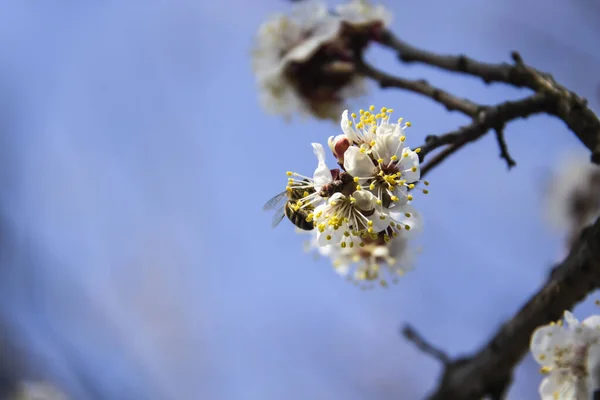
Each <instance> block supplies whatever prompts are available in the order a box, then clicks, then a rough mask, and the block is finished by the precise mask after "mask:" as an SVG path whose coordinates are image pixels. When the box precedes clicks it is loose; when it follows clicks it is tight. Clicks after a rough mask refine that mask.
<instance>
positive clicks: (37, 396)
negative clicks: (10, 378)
mask: <svg viewBox="0 0 600 400" xmlns="http://www.w3.org/2000/svg"><path fill="white" fill-rule="evenodd" d="M14 400H68V398H67V396H65V395H64V394H63V393H62V392H61V391H60V390H58V388H56V387H55V386H54V385H52V384H50V383H48V382H35V381H23V382H21V384H20V385H19V388H18V390H17V394H16V396H15V397H14Z"/></svg>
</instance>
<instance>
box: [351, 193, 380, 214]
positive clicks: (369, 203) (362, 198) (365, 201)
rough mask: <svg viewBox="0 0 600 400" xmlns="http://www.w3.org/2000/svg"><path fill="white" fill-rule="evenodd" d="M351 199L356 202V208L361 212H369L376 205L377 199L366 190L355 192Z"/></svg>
mask: <svg viewBox="0 0 600 400" xmlns="http://www.w3.org/2000/svg"><path fill="white" fill-rule="evenodd" d="M352 197H354V199H355V200H356V207H358V208H359V209H360V210H363V211H371V210H372V209H374V208H375V206H376V205H377V197H375V195H374V194H373V193H371V192H368V191H366V190H357V191H355V192H354V193H353V194H352Z"/></svg>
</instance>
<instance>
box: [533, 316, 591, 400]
mask: <svg viewBox="0 0 600 400" xmlns="http://www.w3.org/2000/svg"><path fill="white" fill-rule="evenodd" d="M564 320H565V322H566V325H565V324H564V323H563V321H558V322H551V323H550V324H548V325H544V326H541V327H538V328H537V329H536V330H535V331H534V332H533V334H532V335H531V340H530V351H531V353H532V355H533V358H534V359H535V360H536V361H537V362H538V364H540V366H541V368H540V372H541V373H542V374H543V375H545V377H544V379H543V380H542V382H541V383H540V386H539V394H540V397H541V399H542V400H567V399H569V400H570V399H576V400H578V399H589V398H590V395H591V393H592V392H593V391H595V390H598V388H597V387H596V386H597V385H596V384H595V383H594V381H595V379H592V378H593V377H591V376H590V374H589V371H593V370H597V369H598V368H599V366H598V365H597V364H599V363H600V357H595V356H593V357H591V356H590V355H594V354H600V353H599V351H598V350H600V315H593V316H591V317H588V318H586V319H585V320H584V321H582V322H579V321H578V320H577V319H576V318H575V317H574V316H573V314H571V313H570V312H569V311H565V313H564Z"/></svg>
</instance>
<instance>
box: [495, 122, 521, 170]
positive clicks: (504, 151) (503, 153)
mask: <svg viewBox="0 0 600 400" xmlns="http://www.w3.org/2000/svg"><path fill="white" fill-rule="evenodd" d="M494 132H495V133H496V142H498V147H499V148H500V158H502V159H504V161H506V165H507V167H508V169H509V170H510V169H511V168H512V167H514V166H516V165H517V163H516V161H515V160H514V159H513V158H512V156H511V155H510V153H509V152H508V146H507V145H506V139H505V138H504V126H498V127H495V128H494Z"/></svg>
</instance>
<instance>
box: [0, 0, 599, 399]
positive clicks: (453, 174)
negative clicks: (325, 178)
mask: <svg viewBox="0 0 600 400" xmlns="http://www.w3.org/2000/svg"><path fill="white" fill-rule="evenodd" d="M332 4H333V3H332ZM384 4H385V5H387V6H388V7H389V8H391V9H392V10H393V11H394V13H395V15H396V17H395V20H394V23H393V27H394V28H393V29H394V31H395V32H396V33H397V34H398V35H399V36H400V37H402V38H403V39H405V40H408V41H409V42H412V43H414V44H416V45H418V46H422V47H424V48H428V49H430V50H435V51H440V52H448V53H458V52H464V53H466V54H469V55H471V56H473V57H476V58H478V59H482V60H485V61H491V62H496V61H503V60H508V59H509V52H510V51H511V50H514V49H517V50H519V51H521V53H522V55H523V57H524V59H525V60H526V61H527V62H529V63H530V64H532V65H535V66H536V67H538V68H539V69H542V70H546V71H549V72H551V73H553V74H554V75H555V77H556V78H557V79H558V80H559V81H560V82H562V83H563V84H565V85H567V86H568V87H570V88H572V89H574V90H576V91H578V92H579V93H580V94H581V95H583V96H584V97H588V98H589V99H590V101H591V106H592V107H593V108H595V109H596V110H597V109H598V108H599V105H598V101H597V99H596V98H595V97H594V96H595V90H596V88H597V86H598V82H599V80H600V79H599V77H598V74H597V71H598V70H599V67H600V54H598V53H596V54H594V52H593V51H594V50H595V49H594V44H595V38H597V37H598V34H600V32H599V31H598V28H597V26H599V24H598V18H599V17H598V15H599V12H598V11H597V10H596V11H595V13H594V12H593V9H592V8H590V7H594V6H593V5H587V6H585V7H584V5H585V4H584V2H583V1H582V0H579V1H578V2H577V3H573V2H566V1H564V2H558V3H556V4H554V5H553V6H552V7H548V6H547V5H546V3H544V2H542V1H541V0H524V1H519V2H517V1H515V0H511V1H506V2H476V1H472V0H471V1H469V0H455V1H453V2H450V3H448V2H443V1H439V0H438V1H433V0H430V1H422V2H411V4H409V3H408V2H400V3H397V2H392V1H389V0H388V1H385V2H384ZM287 9H289V5H288V4H287V3H285V2H283V1H277V0H260V1H253V2H251V3H247V2H243V1H241V0H222V1H218V2H213V1H211V2H208V1H192V0H154V1H135V0H132V1H129V2H119V1H103V2H79V3H75V2H71V1H66V0H63V1H58V2H54V3H53V4H52V5H51V6H50V5H41V4H34V3H33V2H12V3H3V4H2V5H0V51H1V52H2V53H1V54H2V58H1V59H2V60H3V61H2V63H1V64H0V72H2V74H1V75H0V87H1V88H2V89H3V90H2V91H3V93H4V96H3V98H2V105H3V108H2V109H3V113H2V115H3V117H4V118H3V128H4V129H3V130H2V147H3V149H2V154H3V159H2V162H3V168H2V169H3V171H2V173H1V174H0V179H2V182H3V183H4V190H3V193H2V195H1V196H0V201H1V203H0V204H1V206H2V210H3V213H4V214H5V215H6V218H7V221H8V224H9V225H8V226H10V229H11V234H12V235H13V238H14V240H13V241H11V242H10V246H9V247H10V252H9V255H7V256H6V257H5V259H3V263H4V264H5V265H6V267H5V272H3V274H4V277H5V278H3V282H2V285H3V289H2V291H1V293H2V294H1V296H2V297H3V300H2V309H1V310H2V318H3V319H4V320H5V321H6V322H7V323H8V324H9V325H10V327H11V328H12V329H13V332H15V335H16V336H15V337H16V340H17V341H18V343H19V344H20V345H21V346H24V347H25V348H27V349H28V354H29V356H30V357H32V359H33V360H35V369H36V373H40V374H48V376H50V377H52V378H53V379H56V380H57V381H58V382H60V384H62V385H63V386H64V387H65V388H66V389H68V390H69V391H71V392H72V393H73V396H74V397H75V398H78V399H85V398H87V397H89V396H91V394H90V393H91V392H90V389H89V386H90V385H91V386H93V387H94V392H95V393H97V394H96V395H95V396H97V398H107V399H130V398H144V399H150V400H154V399H156V400H162V399H175V398H177V399H199V398H209V399H215V400H216V399H219V400H220V399H223V400H230V399H231V400H238V399H240V400H246V399H248V400H253V399H261V400H270V399H273V400H275V399H280V398H288V399H292V400H295V399H298V400H301V399H306V398H311V399H317V400H319V399H331V398H345V399H348V400H355V399H364V398H369V399H372V400H373V399H388V398H391V397H392V396H394V397H395V398H397V397H398V396H401V398H403V399H419V398H421V397H422V396H423V394H425V393H426V392H428V391H429V390H430V389H431V388H432V387H433V384H434V382H435V381H436V379H437V377H438V373H439V366H438V365H437V364H436V363H435V362H434V361H433V360H431V359H429V358H428V357H427V356H425V355H423V354H421V353H419V352H418V351H417V350H415V349H414V348H413V347H412V346H411V345H410V344H409V343H407V342H406V341H405V340H403V339H402V338H401V337H399V336H398V334H397V332H398V327H399V326H400V325H401V324H402V323H404V322H410V323H411V324H413V325H414V326H415V327H416V328H417V329H418V330H419V331H420V332H421V333H422V334H423V335H424V336H425V337H426V338H428V339H429V340H430V341H432V342H434V343H436V344H438V345H440V346H441V347H443V348H444V349H446V350H447V351H448V352H449V353H450V354H452V355H457V354H461V353H463V352H470V351H473V350H475V349H476V348H477V347H478V346H479V345H481V344H482V343H484V342H485V341H486V340H487V339H488V337H489V335H490V334H491V333H492V332H494V331H495V330H496V329H497V327H498V326H499V325H500V324H501V323H502V322H503V321H504V320H505V319H506V318H508V317H509V316H510V315H511V314H513V313H514V312H515V311H516V310H517V309H518V308H519V307H520V305H521V304H522V303H523V302H524V301H525V299H527V298H528V297H529V296H530V294H531V293H532V292H533V291H534V290H536V289H537V288H538V287H539V285H540V284H541V282H542V280H543V279H544V278H545V276H546V273H547V271H548V269H549V267H550V265H551V264H552V263H553V262H554V261H555V259H556V257H557V256H558V255H559V254H560V252H561V245H562V242H561V240H560V237H559V236H558V235H556V234H553V233H551V232H549V231H548V230H547V228H546V226H545V225H544V222H543V219H542V213H541V212H540V206H541V204H542V197H541V188H542V184H543V182H542V177H543V176H544V174H545V173H546V172H547V171H549V170H551V169H552V168H556V167H558V165H557V164H558V162H559V161H560V159H561V157H562V156H563V155H564V153H565V152H566V151H569V150H577V149H581V145H580V144H579V142H578V141H577V140H576V139H575V137H574V136H573V135H572V134H571V133H570V132H568V131H567V130H566V128H565V126H564V125H563V124H562V123H561V122H560V121H556V120H553V119H550V118H546V117H535V118H530V119H529V120H527V121H517V122H515V123H513V124H511V125H510V126H509V127H508V128H507V141H508V143H509V146H510V150H511V152H512V155H513V157H514V158H515V159H516V160H517V163H518V166H517V168H515V169H513V170H512V171H510V172H507V170H506V166H505V164H504V163H503V162H502V161H501V160H500V159H499V158H498V149H497V146H496V143H495V141H494V140H493V137H492V136H489V137H485V138H484V139H482V140H481V141H480V142H478V143H476V144H473V145H471V146H469V147H467V148H466V149H464V150H463V151H462V152H461V153H460V154H458V155H457V156H455V157H454V158H451V159H450V160H448V161H447V162H446V163H445V164H444V165H443V166H442V167H441V168H438V169H437V170H435V171H434V172H433V173H432V174H431V175H430V176H429V180H430V181H431V183H432V186H431V194H430V195H429V196H426V197H421V198H418V199H417V202H415V205H416V206H418V207H420V209H421V210H422V212H423V214H424V217H425V223H426V230H425V232H424V234H423V236H422V238H421V243H420V244H421V245H422V247H423V250H424V251H423V254H422V255H421V257H420V258H419V260H418V262H417V266H416V269H415V271H413V272H412V273H410V274H408V275H407V276H405V277H404V278H403V279H402V280H401V281H400V282H399V283H398V284H397V285H395V286H392V287H391V288H389V289H387V290H374V291H366V292H365V291H361V290H358V289H357V288H355V287H354V286H352V285H350V284H348V283H347V282H345V281H344V280H342V279H340V278H339V277H338V276H337V275H336V274H335V273H334V272H333V270H332V269H331V268H330V265H329V262H328V261H327V260H325V259H322V260H318V261H315V260H314V259H313V257H312V256H311V255H309V254H305V253H303V252H302V240H303V239H304V238H302V237H299V236H298V235H297V234H295V233H294V230H293V228H292V227H291V226H290V225H289V224H287V225H286V224H282V225H281V226H280V227H278V228H277V230H271V229H270V219H271V216H270V215H267V214H265V213H264V212H263V211H262V205H263V203H264V202H265V201H266V200H267V199H268V198H269V197H270V196H272V195H274V194H275V193H278V192H279V191H281V190H282V188H283V185H284V184H285V179H286V178H285V176H284V173H285V171H287V170H295V171H299V172H305V173H310V172H312V170H313V169H314V167H315V163H314V161H315V159H314V155H313V153H312V149H311V147H310V143H311V142H315V141H318V142H322V143H325V142H326V140H327V137H328V136H330V135H333V134H337V133H338V132H337V129H338V126H337V124H331V123H327V122H325V123H324V122H317V121H313V120H301V119H295V120H294V121H293V123H291V124H288V123H286V122H285V121H284V120H283V119H281V118H275V117H269V116H267V115H265V113H264V112H263V111H262V110H261V109H260V107H259V105H258V101H257V93H256V88H255V84H254V81H253V76H252V73H251V68H250V60H249V52H250V49H251V45H252V38H253V35H254V32H255V30H256V29H257V27H258V26H259V24H260V23H261V22H262V21H263V20H264V19H265V18H266V17H267V16H268V15H269V14H270V13H273V12H277V11H285V10H287ZM242 15H243V18H242ZM369 59H370V60H371V61H372V62H374V63H375V64H377V65H378V66H380V67H381V68H384V69H386V70H388V71H391V72H395V73H398V74H402V75H404V76H407V77H425V78H427V79H429V80H430V81H431V82H432V83H434V84H436V85H439V86H441V87H444V88H446V89H447V90H450V91H452V92H454V93H457V94H459V95H461V96H465V97H470V98H472V99H474V100H476V101H479V102H483V103H494V102H498V101H502V100H505V99H508V98H518V97H521V96H523V95H524V94H525V93H526V92H523V91H519V90H516V89H512V88H509V87H504V86H500V85H498V86H491V87H486V86H484V85H482V84H481V83H480V82H479V81H477V80H475V79H469V78H467V77H461V76H455V75H449V74H446V73H443V72H441V71H435V70H429V69H426V68H422V67H418V66H405V65H399V64H397V63H395V62H394V60H393V57H392V55H390V54H388V53H386V52H384V51H382V50H380V49H376V48H373V49H372V51H370V52H369ZM372 103H373V104H375V105H376V106H378V107H379V106H387V107H392V108H394V109H395V110H396V113H397V114H400V115H402V116H404V117H405V118H406V119H407V120H409V121H411V122H412V123H413V128H411V130H410V137H409V141H411V144H413V145H418V144H420V143H421V142H422V141H423V138H424V137H425V136H426V135H428V134H435V133H443V132H445V131H449V130H451V129H453V128H455V127H456V126H458V125H460V124H463V123H466V122H467V121H466V120H465V119H464V117H462V116H460V115H457V114H451V113H448V112H446V111H445V110H444V108H443V107H440V106H438V105H436V104H434V103H432V102H431V101H429V100H425V99H422V98H420V97H417V96H415V95H411V94H408V93H403V92H398V91H386V92H381V91H378V90H373V91H371V94H370V95H369V96H368V97H366V98H365V99H363V100H362V101H358V102H356V108H361V107H366V106H368V105H369V104H372ZM331 161H333V160H331ZM7 251H8V250H7ZM592 299H593V296H592ZM594 310H595V309H594V307H593V305H591V304H584V305H582V306H580V307H578V308H577V309H576V310H575V311H576V315H578V316H580V317H581V318H585V317H586V316H587V315H588V314H590V313H592V312H594ZM536 370H537V368H536V367H535V365H534V364H533V363H532V362H531V360H529V359H528V360H527V361H526V362H525V363H524V364H523V365H522V366H521V367H519V370H518V371H519V373H518V377H517V379H516V383H515V385H514V387H513V389H512V390H511V396H510V398H511V399H516V400H518V399H528V398H533V397H532V396H534V395H535V393H536V391H537V385H538V384H539V380H540V377H539V375H538V374H537V372H536ZM82 377H83V378H82ZM82 381H85V382H87V383H85V384H82ZM86 396H87V397H86Z"/></svg>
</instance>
